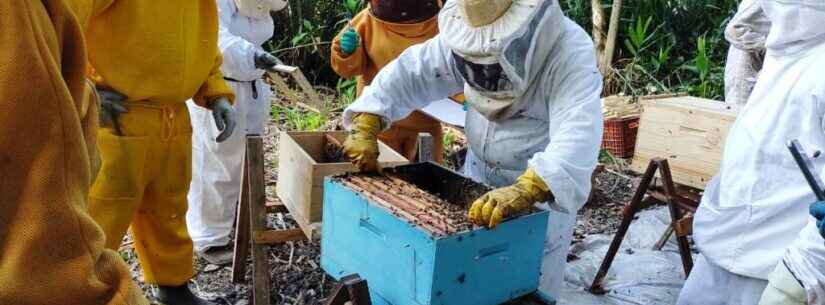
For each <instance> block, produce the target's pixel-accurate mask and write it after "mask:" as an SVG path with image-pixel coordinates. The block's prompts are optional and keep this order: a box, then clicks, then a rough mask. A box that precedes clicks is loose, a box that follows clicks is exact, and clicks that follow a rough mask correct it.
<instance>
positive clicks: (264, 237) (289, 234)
mask: <svg viewBox="0 0 825 305" xmlns="http://www.w3.org/2000/svg"><path fill="white" fill-rule="evenodd" d="M252 235H253V236H252V240H253V241H254V242H255V243H256V244H264V245H272V244H280V243H285V242H288V241H299V240H306V239H307V237H306V236H305V235H304V231H303V230H301V229H289V230H267V231H257V232H254V233H252Z"/></svg>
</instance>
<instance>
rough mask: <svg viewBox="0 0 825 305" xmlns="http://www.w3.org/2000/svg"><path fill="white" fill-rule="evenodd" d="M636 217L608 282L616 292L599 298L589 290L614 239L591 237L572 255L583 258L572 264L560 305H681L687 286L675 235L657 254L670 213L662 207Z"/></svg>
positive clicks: (609, 236)
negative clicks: (679, 304) (682, 295)
mask: <svg viewBox="0 0 825 305" xmlns="http://www.w3.org/2000/svg"><path fill="white" fill-rule="evenodd" d="M636 215H637V216H638V217H637V219H636V220H634V221H633V223H632V224H631V225H630V230H629V231H628V233H627V235H626V236H625V239H624V242H623V243H622V246H621V248H620V250H619V253H618V255H617V256H616V258H615V260H613V265H612V266H611V267H610V272H609V273H608V275H607V277H606V278H605V280H604V288H605V289H607V290H609V291H610V292H609V293H607V294H605V295H594V294H591V293H590V292H588V291H587V288H589V287H590V284H591V283H592V282H593V278H594V277H595V276H596V271H597V270H598V269H599V266H600V264H601V262H602V259H603V258H604V256H605V254H606V253H607V249H608V247H610V242H611V240H612V239H613V236H612V235H603V234H598V235H591V236H588V237H587V238H586V239H585V240H584V242H582V243H581V244H580V245H578V246H577V247H576V248H574V249H572V251H571V253H574V254H576V255H577V256H578V257H579V259H578V260H575V261H572V262H569V263H568V264H567V271H566V272H567V273H566V274H565V288H564V291H563V292H562V296H561V298H560V300H559V303H558V304H559V305H631V304H633V305H668V304H675V303H676V299H677V298H678V297H679V291H680V290H681V288H682V286H683V285H684V282H685V274H684V271H683V268H682V261H681V259H680V257H679V250H678V247H677V245H676V238H675V237H671V238H670V240H669V241H668V243H667V244H666V245H665V247H664V248H663V249H662V251H657V250H653V246H654V244H655V243H656V242H657V241H658V240H659V238H660V237H661V236H662V234H663V233H664V232H665V229H666V228H667V225H668V224H669V223H670V214H669V211H668V209H667V207H658V208H655V209H652V210H646V211H642V212H640V213H638V214H636ZM695 257H696V255H695V254H694V260H695Z"/></svg>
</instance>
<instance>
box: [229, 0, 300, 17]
mask: <svg viewBox="0 0 825 305" xmlns="http://www.w3.org/2000/svg"><path fill="white" fill-rule="evenodd" d="M287 4H288V2H287V1H286V0H235V5H236V6H238V11H239V12H241V14H244V15H246V16H249V17H252V18H267V17H269V12H270V11H280V10H282V9H284V8H286V6H287Z"/></svg>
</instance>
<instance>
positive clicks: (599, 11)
mask: <svg viewBox="0 0 825 305" xmlns="http://www.w3.org/2000/svg"><path fill="white" fill-rule="evenodd" d="M590 6H591V7H592V10H593V44H594V45H595V46H596V58H598V59H599V60H598V66H599V71H601V72H602V75H605V73H607V69H608V67H605V66H604V65H603V64H602V60H601V58H602V57H604V49H605V37H604V35H605V33H604V9H603V8H602V0H590Z"/></svg>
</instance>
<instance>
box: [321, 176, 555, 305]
mask: <svg viewBox="0 0 825 305" xmlns="http://www.w3.org/2000/svg"><path fill="white" fill-rule="evenodd" d="M385 173H387V174H389V175H393V174H399V175H398V176H397V177H399V178H400V179H402V180H406V181H407V182H409V183H411V184H413V185H414V187H416V188H418V189H420V190H423V191H425V192H428V193H430V194H433V195H435V196H438V197H440V198H442V199H444V200H445V201H446V202H444V203H442V204H455V205H458V206H462V207H464V208H466V206H468V205H469V204H470V203H471V202H472V200H474V199H475V198H476V196H475V195H472V196H469V195H471V193H473V194H478V193H483V192H478V191H471V189H472V190H480V189H484V190H486V189H487V188H486V186H483V185H479V184H478V183H475V182H473V181H472V180H470V179H468V178H465V177H463V176H461V175H460V174H458V173H456V172H453V171H450V170H448V169H445V168H443V167H441V166H438V165H435V164H433V163H419V164H411V165H404V166H399V167H395V168H392V169H388V170H386V171H385ZM347 180H348V179H347V178H346V177H328V178H327V179H326V186H325V190H326V194H325V197H324V226H323V229H322V230H323V232H324V233H323V238H322V239H321V267H322V268H323V269H324V271H326V272H327V274H329V275H330V276H332V277H333V278H335V279H337V280H340V279H341V278H342V277H345V276H347V275H350V274H355V273H357V274H358V275H359V276H361V278H363V279H365V280H367V282H368V284H369V289H370V295H371V299H372V304H373V305H425V304H426V305H497V304H501V303H503V302H506V301H508V300H512V299H515V298H518V297H521V296H523V295H526V294H528V293H532V292H534V291H535V290H536V289H538V287H539V278H540V269H541V261H542V251H544V239H545V235H546V234H545V233H546V232H547V225H548V217H549V212H547V211H541V210H538V209H537V210H535V211H532V212H529V213H527V214H525V215H521V216H517V217H514V218H511V219H508V220H507V221H505V222H502V223H501V224H499V225H498V226H497V227H496V228H495V229H494V230H489V229H486V228H482V227H473V226H471V227H469V228H463V229H461V230H459V231H455V232H449V233H446V234H444V235H438V234H434V233H432V232H430V231H428V230H426V229H424V228H423V227H422V226H421V225H419V224H416V223H411V222H410V220H409V219H407V218H405V217H404V216H402V215H401V213H399V212H398V210H397V209H390V208H388V206H392V204H390V203H389V201H391V200H392V199H393V198H389V197H387V195H386V194H384V195H381V192H380V191H375V190H376V189H378V188H372V189H367V187H364V188H362V189H360V190H359V189H356V188H355V187H353V183H351V182H349V181H347ZM350 181H351V180H350ZM359 188H360V187H359ZM386 191H391V190H390V189H388V190H386ZM397 191H398V193H399V194H403V193H405V192H407V191H404V190H403V189H399V190H397ZM401 196H404V195H401ZM410 198H411V199H409V200H413V199H418V200H421V201H423V200H426V199H424V198H425V197H419V196H417V195H412V197H410ZM385 201H386V202H385ZM396 207H397V206H396ZM429 209H432V210H437V208H434V207H430V208H429ZM414 216H418V215H414ZM551 297H558V296H551Z"/></svg>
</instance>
